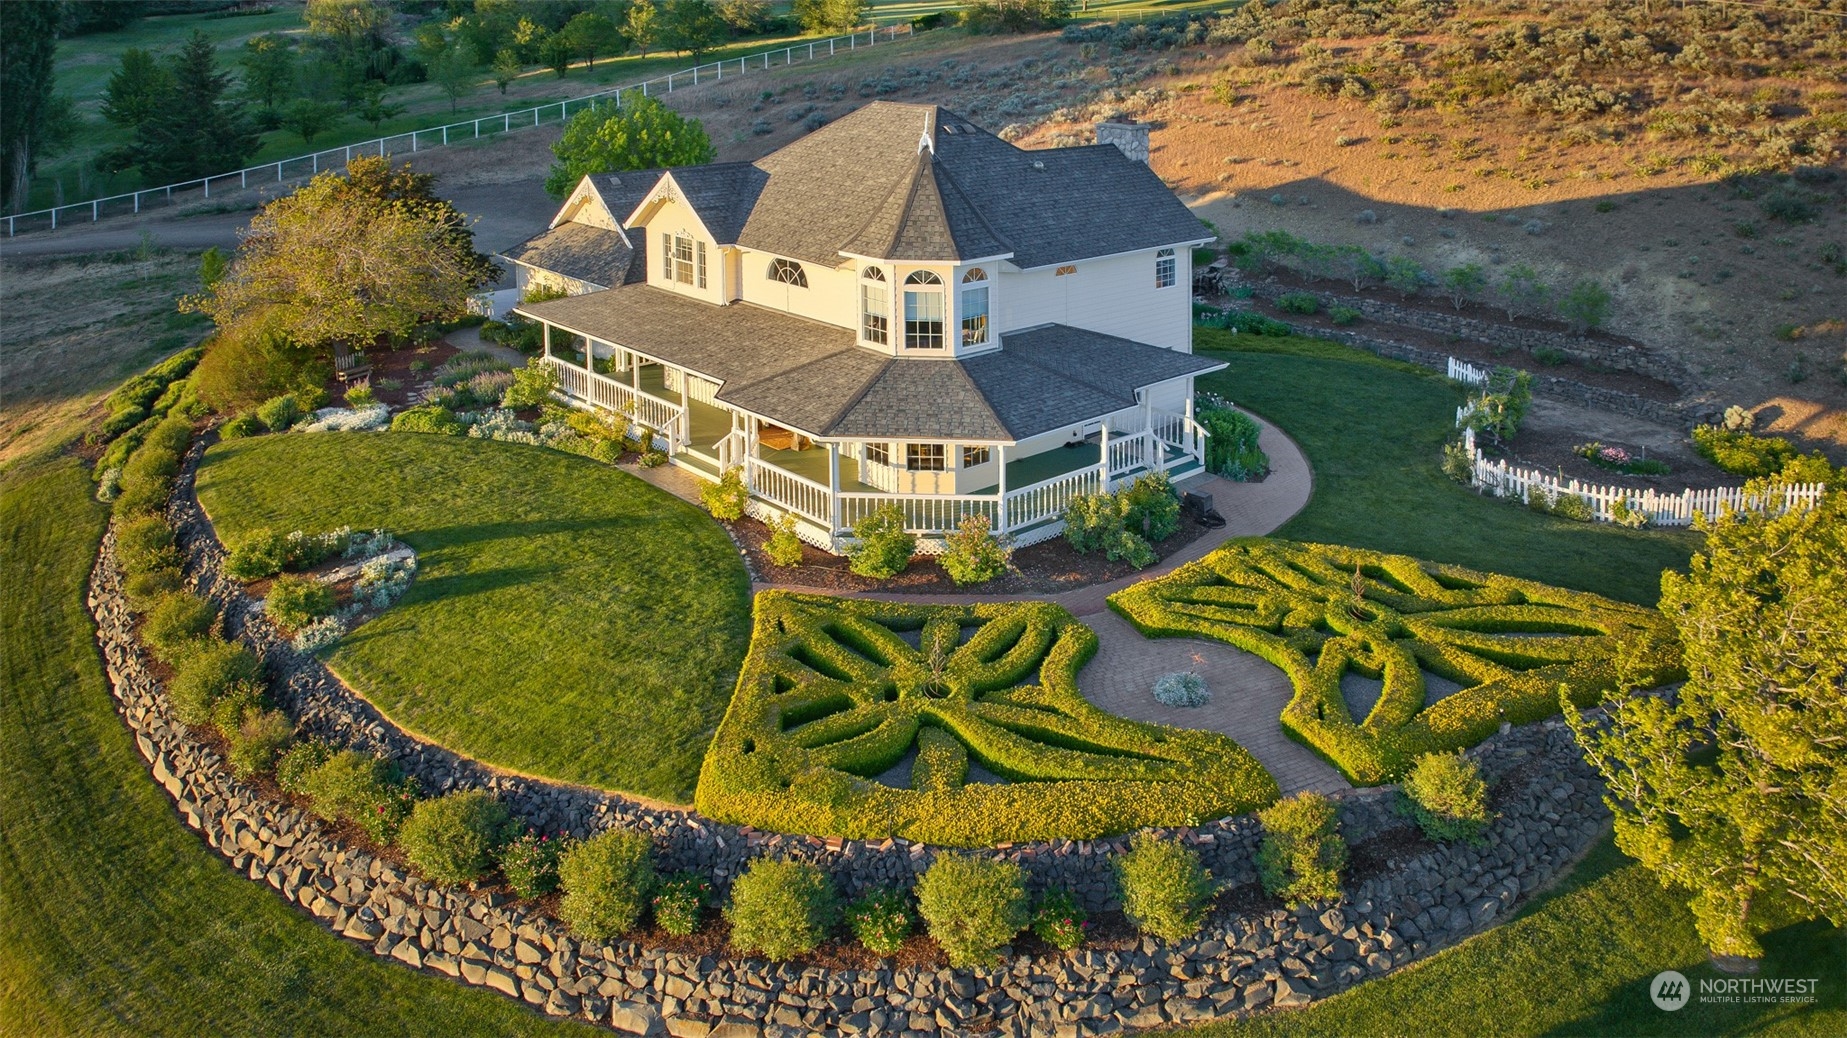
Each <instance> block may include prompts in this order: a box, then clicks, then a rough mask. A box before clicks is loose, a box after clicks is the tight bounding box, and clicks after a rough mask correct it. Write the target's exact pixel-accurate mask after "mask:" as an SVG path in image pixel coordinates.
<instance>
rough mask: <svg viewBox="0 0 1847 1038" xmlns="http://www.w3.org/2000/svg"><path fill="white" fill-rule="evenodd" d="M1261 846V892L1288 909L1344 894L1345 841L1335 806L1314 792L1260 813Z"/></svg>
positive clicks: (1259, 873)
mask: <svg viewBox="0 0 1847 1038" xmlns="http://www.w3.org/2000/svg"><path fill="white" fill-rule="evenodd" d="M1257 819H1258V820H1259V821H1261V822H1262V823H1263V830H1264V833H1263V842H1262V843H1261V844H1259V845H1258V847H1257V875H1258V878H1259V879H1261V880H1262V881H1263V888H1264V889H1265V890H1267V891H1269V892H1270V893H1271V895H1273V896H1275V897H1280V898H1282V899H1283V901H1284V903H1286V904H1287V905H1288V906H1289V907H1290V908H1295V907H1298V906H1300V905H1305V904H1309V903H1311V902H1315V901H1325V900H1328V899H1330V898H1335V897H1339V896H1340V870H1341V869H1342V868H1344V867H1345V866H1346V864H1347V843H1346V841H1345V840H1342V839H1341V838H1340V816H1339V812H1338V811H1336V810H1335V807H1334V802H1333V801H1331V800H1329V799H1328V798H1327V797H1324V796H1322V795H1321V794H1319V793H1315V792H1312V791H1311V792H1305V793H1297V794H1296V795H1295V796H1292V797H1290V798H1288V799H1287V800H1281V801H1278V802H1277V803H1276V804H1274V805H1272V806H1270V807H1267V808H1265V809H1263V810H1262V811H1259V812H1257Z"/></svg>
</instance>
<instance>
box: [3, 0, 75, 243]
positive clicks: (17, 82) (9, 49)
mask: <svg viewBox="0 0 1847 1038" xmlns="http://www.w3.org/2000/svg"><path fill="white" fill-rule="evenodd" d="M60 6H61V5H59V4H6V5H5V13H4V15H0V21H3V22H4V30H3V31H0V205H4V206H5V207H6V208H7V209H9V210H17V209H19V208H20V207H21V206H22V204H23V203H24V202H25V198H26V190H27V188H28V186H29V185H30V184H31V182H32V174H33V173H34V172H36V171H37V169H38V160H39V158H40V156H41V155H42V154H43V153H44V152H45V150H46V147H47V145H48V144H50V143H51V142H50V141H49V140H48V137H49V136H51V135H52V133H53V132H55V131H54V127H53V126H52V123H53V121H54V117H55V115H56V112H55V107H56V106H55V105H54V103H53V101H52V96H51V85H52V71H51V55H52V52H53V51H54V50H56V49H57V46H58V17H59V8H60Z"/></svg>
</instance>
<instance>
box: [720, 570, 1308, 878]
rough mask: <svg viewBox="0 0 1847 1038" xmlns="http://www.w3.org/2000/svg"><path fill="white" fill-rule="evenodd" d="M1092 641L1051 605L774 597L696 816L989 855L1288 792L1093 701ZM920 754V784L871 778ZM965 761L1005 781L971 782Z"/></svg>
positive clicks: (1191, 739) (1192, 736) (1215, 739)
mask: <svg viewBox="0 0 1847 1038" xmlns="http://www.w3.org/2000/svg"><path fill="white" fill-rule="evenodd" d="M1096 648H1097V639H1096V635H1094V634H1093V633H1091V631H1090V629H1089V628H1088V627H1085V626H1084V625H1083V624H1081V623H1079V622H1078V621H1077V619H1076V618H1075V617H1073V616H1072V615H1071V614H1070V613H1068V612H1066V611H1065V610H1064V609H1062V608H1060V607H1058V606H1055V605H1052V604H1050V603H1045V602H1013V603H1002V604H987V605H971V606H935V605H912V604H907V603H893V602H876V601H866V600H858V599H837V598H829V597H826V596H821V595H805V594H794V593H789V592H778V591H766V592H763V593H761V594H759V595H758V596H757V602H756V628H755V631H754V632H753V636H752V641H751V649H750V655H749V656H748V657H747V658H746V660H745V663H744V669H743V673H742V675H741V676H740V677H739V679H738V687H737V692H736V694H735V695H733V697H732V700H731V707H730V709H729V710H728V711H727V713H726V714H725V719H724V722H723V723H722V724H721V725H720V726H719V729H718V734H717V736H716V737H715V738H714V739H713V741H712V746H711V748H710V749H709V750H708V751H707V753H706V758H705V764H704V767H703V769H702V770H701V773H700V776H699V789H698V794H697V804H698V807H699V810H700V811H702V812H704V813H706V814H707V815H709V816H711V817H713V818H717V819H720V820H723V821H727V822H734V823H738V824H745V825H752V826H756V827H758V828H761V829H771V830H776V831H780V832H791V833H807V834H811V835H817V836H846V837H854V838H882V837H886V836H902V837H906V838H909V839H914V840H920V841H923V842H926V843H932V844H938V845H944V846H982V845H987V844H993V843H1000V842H1007V841H1020V840H1044V839H1055V838H1065V839H1086V838H1090V837H1095V836H1103V835H1108V834H1112V833H1119V832H1126V831H1128V830H1132V829H1137V828H1140V827H1143V826H1161V825H1183V824H1189V823H1197V822H1200V821H1204V820H1206V819H1209V818H1218V817H1221V816H1224V815H1228V814H1237V813H1241V812H1244V811H1249V810H1252V809H1253V808H1256V807H1261V806H1263V805H1265V804H1268V803H1270V802H1271V801H1273V800H1275V799H1276V797H1277V795H1278V790H1277V786H1276V781H1275V780H1274V779H1272V778H1271V777H1270V775H1269V773H1268V772H1266V771H1265V770H1264V769H1263V767H1262V766H1261V765H1259V764H1258V763H1257V761H1256V759H1255V758H1253V757H1252V756H1251V755H1250V754H1249V753H1248V752H1246V751H1245V750H1244V749H1243V747H1241V746H1239V745H1238V744H1237V743H1235V742H1233V741H1232V740H1230V739H1228V738H1226V737H1224V736H1222V735H1218V734H1216V733H1211V732H1200V731H1191V730H1187V729H1179V728H1168V727H1165V726H1161V725H1151V724H1142V723H1139V722H1135V721H1128V720H1124V719H1123V718H1119V717H1116V716H1114V715H1111V714H1108V713H1105V712H1103V711H1101V710H1098V709H1097V708H1096V707H1094V706H1091V705H1090V704H1089V703H1088V702H1086V701H1085V699H1084V697H1083V695H1082V694H1081V693H1079V692H1078V688H1077V672H1078V669H1079V668H1080V667H1082V666H1083V665H1084V663H1085V662H1086V661H1088V660H1089V659H1090V657H1091V656H1092V655H1093V654H1094V653H1095V652H1096ZM913 749H915V751H916V754H915V757H914V763H913V765H912V767H911V769H910V778H909V788H899V787H896V786H892V785H887V784H885V783H882V782H879V781H877V780H876V779H877V777H878V776H880V775H882V774H884V773H885V772H887V771H888V770H890V769H892V768H893V767H894V766H895V765H897V764H898V763H899V762H900V761H903V760H904V759H905V758H906V757H907V755H910V754H911V753H912V751H913ZM971 762H972V763H974V764H977V765H979V766H980V767H982V768H985V769H986V770H987V771H988V772H990V773H992V775H993V776H998V777H1000V778H1001V779H1002V780H1003V781H1000V782H993V781H987V782H976V781H970V780H969V773H970V767H969V765H970V763H971Z"/></svg>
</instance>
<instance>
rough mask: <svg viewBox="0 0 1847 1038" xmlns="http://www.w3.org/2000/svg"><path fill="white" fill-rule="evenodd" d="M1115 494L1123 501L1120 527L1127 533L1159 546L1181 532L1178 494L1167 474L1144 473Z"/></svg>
mask: <svg viewBox="0 0 1847 1038" xmlns="http://www.w3.org/2000/svg"><path fill="white" fill-rule="evenodd" d="M1117 494H1118V495H1119V496H1121V497H1122V499H1123V501H1124V506H1123V509H1124V510H1123V517H1122V518H1123V526H1124V527H1125V528H1127V529H1128V530H1129V532H1130V533H1133V534H1136V535H1138V536H1140V537H1142V538H1143V539H1145V540H1147V541H1149V542H1150V543H1155V544H1158V543H1160V542H1161V541H1164V540H1166V539H1168V538H1169V537H1172V536H1173V535H1174V531H1175V530H1178V529H1180V495H1179V494H1178V493H1176V492H1175V491H1174V484H1173V482H1172V481H1171V480H1169V479H1168V478H1167V474H1166V473H1164V472H1149V473H1144V474H1143V475H1140V476H1137V477H1135V482H1134V483H1131V484H1130V485H1129V486H1128V488H1127V489H1125V490H1119V491H1117Z"/></svg>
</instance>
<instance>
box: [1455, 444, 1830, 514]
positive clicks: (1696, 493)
mask: <svg viewBox="0 0 1847 1038" xmlns="http://www.w3.org/2000/svg"><path fill="white" fill-rule="evenodd" d="M1463 447H1464V449H1465V450H1467V451H1468V452H1469V456H1470V457H1471V458H1473V459H1474V466H1473V469H1472V471H1471V474H1470V480H1471V483H1472V484H1473V485H1474V486H1476V487H1478V488H1480V489H1481V490H1482V491H1483V492H1485V493H1490V494H1493V495H1494V496H1495V497H1506V498H1513V499H1515V500H1518V501H1521V502H1523V503H1530V502H1531V501H1532V499H1533V496H1534V495H1536V494H1537V495H1544V496H1545V498H1546V501H1547V503H1548V504H1554V503H1555V502H1557V500H1558V499H1559V498H1560V497H1564V496H1570V497H1576V498H1579V499H1581V500H1583V501H1584V502H1585V503H1586V504H1588V505H1589V506H1590V511H1591V517H1592V518H1593V519H1595V520H1596V521H1597V522H1600V523H1609V522H1616V521H1617V517H1616V511H1617V507H1616V506H1617V504H1618V503H1619V502H1620V503H1621V504H1622V506H1623V510H1624V511H1625V512H1627V513H1629V514H1632V515H1633V514H1635V513H1640V514H1642V515H1646V516H1647V517H1648V524H1649V525H1650V526H1691V525H1692V524H1693V517H1694V515H1696V514H1698V515H1704V516H1707V517H1709V518H1710V517H1715V516H1717V515H1718V514H1719V513H1720V512H1721V511H1723V510H1724V509H1726V508H1730V509H1732V510H1733V511H1745V510H1747V509H1749V510H1752V511H1770V512H1775V513H1777V514H1781V513H1783V512H1786V511H1788V510H1789V509H1792V508H1810V507H1813V506H1814V505H1815V504H1817V503H1818V502H1820V500H1821V497H1822V495H1823V494H1824V493H1826V491H1827V487H1826V486H1825V485H1824V484H1821V483H1798V484H1794V485H1792V486H1790V487H1788V488H1787V489H1785V490H1784V491H1783V492H1782V494H1781V495H1780V499H1775V500H1764V499H1762V498H1760V497H1757V496H1755V495H1749V494H1746V493H1745V492H1744V488H1743V487H1714V488H1712V489H1709V490H1693V489H1687V490H1683V491H1681V492H1680V493H1678V494H1664V493H1661V492H1660V491H1657V490H1653V489H1649V490H1636V489H1633V488H1630V487H1618V486H1610V485H1606V484H1598V483H1583V482H1580V481H1578V480H1575V479H1558V478H1555V477H1553V476H1548V475H1546V474H1545V473H1543V472H1540V471H1539V470H1537V469H1527V468H1517V467H1515V466H1513V465H1509V464H1508V463H1507V462H1505V461H1491V460H1489V459H1488V457H1487V456H1486V455H1484V454H1482V452H1481V450H1480V449H1479V448H1477V447H1476V446H1475V433H1474V430H1472V429H1471V430H1467V431H1466V432H1464V433H1463Z"/></svg>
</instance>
